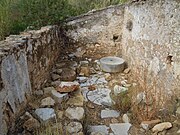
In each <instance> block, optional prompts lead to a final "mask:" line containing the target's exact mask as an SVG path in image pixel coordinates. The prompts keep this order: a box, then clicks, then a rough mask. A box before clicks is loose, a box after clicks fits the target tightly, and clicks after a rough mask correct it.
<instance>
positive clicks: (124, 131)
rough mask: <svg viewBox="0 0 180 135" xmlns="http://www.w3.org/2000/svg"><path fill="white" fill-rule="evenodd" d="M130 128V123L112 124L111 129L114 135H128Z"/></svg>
mask: <svg viewBox="0 0 180 135" xmlns="http://www.w3.org/2000/svg"><path fill="white" fill-rule="evenodd" d="M130 127H131V124H130V123H117V124H110V128H111V130H112V131H113V133H114V135H128V131H129V129H130Z"/></svg>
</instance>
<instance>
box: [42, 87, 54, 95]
mask: <svg viewBox="0 0 180 135" xmlns="http://www.w3.org/2000/svg"><path fill="white" fill-rule="evenodd" d="M52 90H55V88H54V87H46V88H44V89H43V91H44V94H51V92H52Z"/></svg>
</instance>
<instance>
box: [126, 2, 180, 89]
mask: <svg viewBox="0 0 180 135" xmlns="http://www.w3.org/2000/svg"><path fill="white" fill-rule="evenodd" d="M179 7H180V2H178V1H177V0H148V1H146V2H140V3H134V4H131V5H129V6H127V7H126V8H125V13H124V26H123V38H122V48H123V49H122V50H123V52H122V53H123V56H124V58H125V59H126V61H127V62H128V64H129V66H130V67H131V68H132V69H133V70H134V71H137V70H140V73H141V75H139V77H140V78H142V77H143V76H144V74H145V75H146V76H148V75H149V76H150V77H151V79H152V78H155V80H157V81H158V85H159V86H160V87H163V89H164V91H166V92H170V91H171V90H173V85H176V86H175V87H176V88H178V87H179V86H177V85H179V84H180V27H179V26H180V14H179V13H180V8H179ZM145 70H146V71H145ZM143 71H145V72H146V73H144V72H143ZM138 72H139V71H138ZM177 92H178V91H177Z"/></svg>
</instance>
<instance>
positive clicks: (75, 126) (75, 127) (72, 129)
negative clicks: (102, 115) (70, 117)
mask: <svg viewBox="0 0 180 135" xmlns="http://www.w3.org/2000/svg"><path fill="white" fill-rule="evenodd" d="M82 128H83V127H82V124H81V123H80V122H70V123H69V124H68V125H67V126H66V130H67V132H68V133H69V134H73V133H78V132H80V131H82Z"/></svg>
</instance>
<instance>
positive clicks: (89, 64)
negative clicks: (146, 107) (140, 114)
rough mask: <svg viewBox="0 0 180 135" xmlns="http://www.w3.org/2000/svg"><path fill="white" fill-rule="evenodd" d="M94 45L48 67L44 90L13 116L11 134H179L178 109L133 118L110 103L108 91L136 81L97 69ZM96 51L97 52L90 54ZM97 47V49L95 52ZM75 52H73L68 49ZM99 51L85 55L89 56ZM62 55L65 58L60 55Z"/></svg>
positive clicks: (118, 90)
mask: <svg viewBox="0 0 180 135" xmlns="http://www.w3.org/2000/svg"><path fill="white" fill-rule="evenodd" d="M98 47H99V46H98V45H95V46H94V48H96V49H94V48H93V47H91V48H89V49H88V51H86V50H83V49H82V48H77V50H75V51H74V49H72V50H71V49H69V52H71V53H69V52H65V55H63V56H61V57H60V59H59V60H58V61H57V63H56V64H55V65H54V67H53V68H52V71H51V78H49V80H47V82H46V86H45V87H44V88H43V89H42V90H37V91H34V93H33V95H34V96H33V97H32V99H31V101H30V102H29V103H28V106H27V109H26V112H24V113H23V114H22V115H21V116H20V117H19V118H18V119H17V120H16V128H15V131H14V134H23V135H31V134H33V135H146V134H147V135H151V134H154V135H156V134H157V135H165V134H167V135H176V134H177V135H178V134H180V119H178V115H179V114H180V108H178V106H179V105H178V106H177V109H176V113H175V115H174V119H173V120H172V121H169V122H167V121H165V120H163V119H158V118H157V119H154V120H149V121H142V122H140V123H138V122H136V119H135V118H133V117H132V115H131V112H130V111H124V110H122V109H123V108H122V109H121V108H116V106H114V104H115V103H114V102H115V101H114V100H113V99H112V97H113V96H112V94H114V95H117V94H119V93H121V92H123V91H128V89H129V88H130V87H133V86H134V85H136V82H132V81H130V79H129V78H130V77H131V71H130V69H129V68H127V69H125V70H124V72H123V73H115V74H112V73H105V72H102V71H101V69H100V67H99V58H100V57H102V56H103V55H105V54H102V52H101V51H100V50H101V49H99V50H98ZM94 50H96V51H97V52H95V53H94V52H93V51H94ZM98 51H99V52H98ZM72 52H74V53H72ZM92 53H94V54H98V55H89V54H92ZM64 56H66V57H64Z"/></svg>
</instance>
